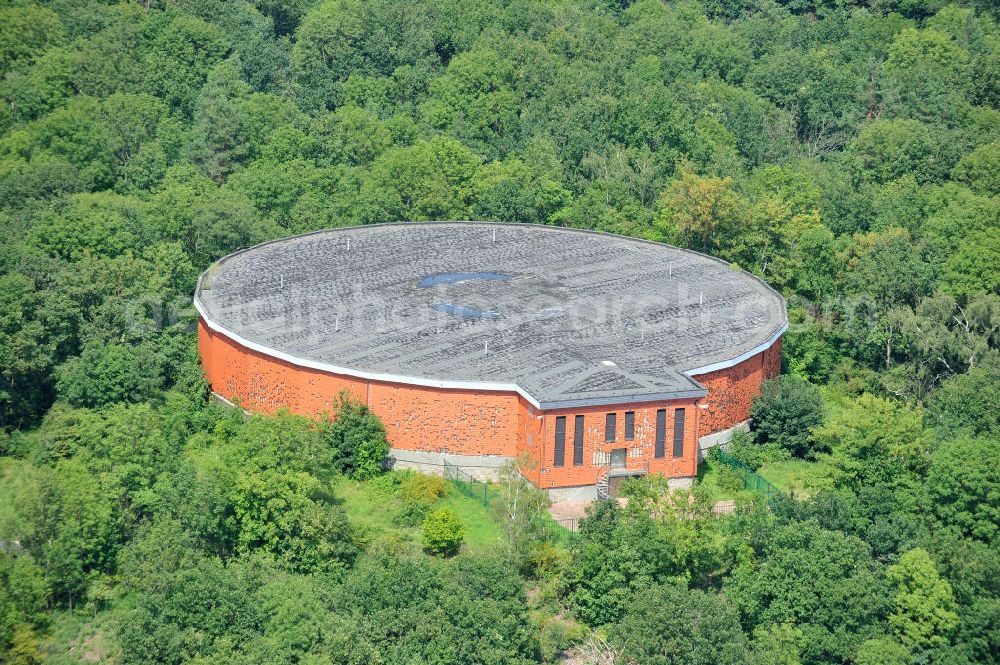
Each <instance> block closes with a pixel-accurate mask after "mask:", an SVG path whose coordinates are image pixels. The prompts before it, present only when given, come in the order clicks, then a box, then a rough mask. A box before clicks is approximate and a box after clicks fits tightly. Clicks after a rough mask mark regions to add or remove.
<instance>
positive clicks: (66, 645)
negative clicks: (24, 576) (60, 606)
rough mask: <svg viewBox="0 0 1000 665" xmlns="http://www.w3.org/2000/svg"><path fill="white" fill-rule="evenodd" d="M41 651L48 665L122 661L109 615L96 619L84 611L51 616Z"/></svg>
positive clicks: (105, 613) (110, 663) (103, 614)
mask: <svg viewBox="0 0 1000 665" xmlns="http://www.w3.org/2000/svg"><path fill="white" fill-rule="evenodd" d="M40 651H41V653H42V656H43V658H44V662H45V663H46V664H47V665H49V664H51V665H85V664H90V665H93V664H94V663H100V664H103V665H112V664H113V663H118V662H120V660H121V654H120V652H119V649H118V646H117V644H116V643H115V639H114V636H113V628H112V622H111V613H110V612H100V613H98V614H96V615H95V614H93V613H92V612H90V611H87V610H79V611H67V610H60V611H56V612H53V614H52V624H51V627H50V630H49V631H48V635H47V636H46V637H45V639H44V640H43V641H42V644H41V649H40Z"/></svg>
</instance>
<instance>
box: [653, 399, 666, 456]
mask: <svg viewBox="0 0 1000 665" xmlns="http://www.w3.org/2000/svg"><path fill="white" fill-rule="evenodd" d="M666 441H667V410H666V409H658V410H657V411H656V453H655V454H656V457H657V458H658V459H662V458H663V457H664V456H665V455H666V454H667V444H666Z"/></svg>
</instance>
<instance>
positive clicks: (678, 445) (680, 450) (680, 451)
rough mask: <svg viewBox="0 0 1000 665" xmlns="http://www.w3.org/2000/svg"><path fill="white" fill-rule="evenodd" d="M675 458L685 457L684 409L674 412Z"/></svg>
mask: <svg viewBox="0 0 1000 665" xmlns="http://www.w3.org/2000/svg"><path fill="white" fill-rule="evenodd" d="M674 457H684V409H676V410H674Z"/></svg>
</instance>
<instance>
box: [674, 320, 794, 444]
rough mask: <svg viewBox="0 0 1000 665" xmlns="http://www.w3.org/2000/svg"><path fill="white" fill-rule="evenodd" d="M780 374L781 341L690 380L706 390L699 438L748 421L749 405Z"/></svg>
mask: <svg viewBox="0 0 1000 665" xmlns="http://www.w3.org/2000/svg"><path fill="white" fill-rule="evenodd" d="M780 373H781V339H780V338H779V339H778V341H776V342H775V343H774V344H772V345H771V346H770V347H769V348H767V349H765V350H764V351H762V352H761V353H758V354H757V355H755V356H752V357H750V358H748V359H746V360H744V361H743V362H741V363H739V364H738V365H735V366H733V367H729V368H726V369H720V370H717V371H715V372H709V373H708V374H697V375H694V376H692V377H691V378H693V379H694V380H695V381H697V382H698V383H700V384H701V385H703V386H705V388H707V389H708V397H707V398H706V399H707V405H708V406H707V408H706V409H703V410H702V414H701V429H700V435H701V436H705V435H706V434H711V433H713V432H721V431H722V430H725V429H729V428H730V427H734V426H736V425H738V424H739V423H741V422H743V421H744V420H746V419H747V418H749V417H750V402H751V400H752V399H753V398H754V397H755V396H757V395H759V394H760V386H761V383H763V382H764V381H765V380H766V379H769V378H772V377H775V376H777V375H778V374H780Z"/></svg>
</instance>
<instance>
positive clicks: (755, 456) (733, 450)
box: [727, 433, 791, 471]
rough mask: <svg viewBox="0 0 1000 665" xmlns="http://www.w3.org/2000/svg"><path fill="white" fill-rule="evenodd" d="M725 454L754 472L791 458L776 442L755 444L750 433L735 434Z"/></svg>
mask: <svg viewBox="0 0 1000 665" xmlns="http://www.w3.org/2000/svg"><path fill="white" fill-rule="evenodd" d="M727 452H728V453H729V454H730V455H732V456H733V457H735V458H736V459H738V460H739V461H741V462H743V463H744V464H746V465H747V466H748V467H750V468H751V469H753V470H754V471H756V470H757V469H759V468H760V467H762V466H764V465H765V464H768V463H770V462H780V461H782V460H786V459H788V458H789V457H791V453H790V452H789V451H788V450H787V449H786V448H782V447H781V446H780V445H778V443H777V442H774V441H772V442H770V443H763V444H761V443H756V442H755V439H754V436H753V435H752V434H750V433H739V434H736V436H734V437H733V440H732V442H731V443H730V444H729V450H728V451H727Z"/></svg>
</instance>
